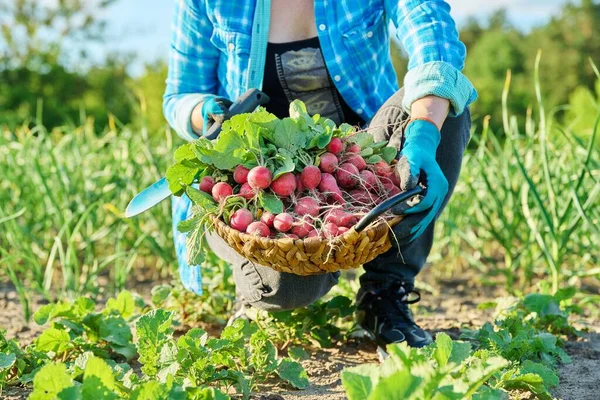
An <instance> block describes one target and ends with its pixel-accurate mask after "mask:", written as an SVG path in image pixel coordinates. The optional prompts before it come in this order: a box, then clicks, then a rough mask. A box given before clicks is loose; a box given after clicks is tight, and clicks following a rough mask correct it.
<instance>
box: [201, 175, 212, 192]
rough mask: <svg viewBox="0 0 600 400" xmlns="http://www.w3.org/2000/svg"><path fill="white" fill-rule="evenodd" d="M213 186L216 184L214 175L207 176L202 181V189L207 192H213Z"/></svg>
mask: <svg viewBox="0 0 600 400" xmlns="http://www.w3.org/2000/svg"><path fill="white" fill-rule="evenodd" d="M213 186H215V180H214V178H213V177H212V176H205V177H204V178H202V180H201V181H200V190H202V191H203V192H205V193H211V194H212V188H213Z"/></svg>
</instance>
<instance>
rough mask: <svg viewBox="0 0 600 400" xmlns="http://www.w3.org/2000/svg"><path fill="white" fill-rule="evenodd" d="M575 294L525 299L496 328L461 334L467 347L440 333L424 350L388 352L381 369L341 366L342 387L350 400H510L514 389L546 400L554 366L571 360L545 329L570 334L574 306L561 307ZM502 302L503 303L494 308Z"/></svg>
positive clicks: (396, 347) (506, 310) (505, 311)
mask: <svg viewBox="0 0 600 400" xmlns="http://www.w3.org/2000/svg"><path fill="white" fill-rule="evenodd" d="M573 294H574V291H573V290H571V289H569V290H564V291H562V292H559V293H557V294H556V295H555V296H548V295H535V294H532V295H529V296H527V297H525V298H524V299H522V300H520V301H515V302H513V304H511V305H509V306H505V307H503V308H501V310H500V311H501V313H500V315H501V316H502V317H501V318H499V319H497V320H496V322H495V325H492V324H490V323H486V324H485V325H484V326H483V327H482V328H480V329H474V330H465V331H464V332H463V334H462V336H461V337H462V338H463V339H467V340H468V341H467V342H463V341H453V340H452V339H451V338H450V337H449V336H448V335H447V334H445V333H439V334H438V335H437V337H436V341H435V343H433V344H431V345H430V346H427V347H425V348H422V349H413V348H409V347H408V346H406V344H391V345H389V346H388V347H387V352H388V354H389V358H387V359H386V360H385V361H384V362H383V364H381V365H380V366H378V365H361V366H358V367H353V368H346V369H345V370H344V371H343V372H342V383H343V385H344V387H345V389H346V394H347V395H348V398H349V399H350V400H354V399H367V400H369V399H373V400H375V399H380V398H389V396H390V395H393V396H397V397H392V398H398V399H404V398H406V399H409V398H410V399H419V400H425V399H471V398H472V399H492V398H493V399H507V398H508V392H510V391H512V390H520V391H527V392H530V393H532V394H533V395H535V396H536V398H539V399H547V400H550V399H551V398H552V396H551V395H550V393H549V392H548V389H549V388H552V387H554V386H556V385H558V375H557V374H556V366H557V363H558V362H559V361H560V362H564V363H566V362H570V359H569V356H568V355H567V354H566V352H565V351H564V349H563V348H562V346H563V342H562V341H561V340H560V339H559V338H558V337H556V336H554V335H553V334H551V333H549V332H547V331H545V329H546V328H550V327H553V328H554V329H558V330H560V331H561V332H568V333H570V332H572V330H573V328H572V327H571V326H570V325H569V323H568V321H567V317H568V315H569V314H570V313H571V312H572V311H573V310H574V308H573V306H572V305H567V306H564V307H562V308H561V304H565V302H566V301H567V300H569V299H570V298H571V297H572V296H573ZM498 304H500V303H498Z"/></svg>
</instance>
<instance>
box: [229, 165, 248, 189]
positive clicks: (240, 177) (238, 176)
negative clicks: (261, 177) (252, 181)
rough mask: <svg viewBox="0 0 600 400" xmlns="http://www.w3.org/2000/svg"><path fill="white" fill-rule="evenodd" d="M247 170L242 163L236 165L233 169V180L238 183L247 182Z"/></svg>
mask: <svg viewBox="0 0 600 400" xmlns="http://www.w3.org/2000/svg"><path fill="white" fill-rule="evenodd" d="M249 172H250V170H249V169H248V168H246V167H244V166H243V165H238V166H237V167H235V170H234V171H233V180H234V181H236V182H237V183H239V184H240V185H241V184H242V183H246V182H248V173H249Z"/></svg>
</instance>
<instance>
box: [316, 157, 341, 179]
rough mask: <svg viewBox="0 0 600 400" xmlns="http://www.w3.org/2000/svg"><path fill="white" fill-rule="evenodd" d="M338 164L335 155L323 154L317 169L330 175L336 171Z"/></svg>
mask: <svg viewBox="0 0 600 400" xmlns="http://www.w3.org/2000/svg"><path fill="white" fill-rule="evenodd" d="M338 163H339V161H338V158H337V157H336V156H335V154H332V153H325V154H323V155H322V156H321V162H320V164H319V168H320V169H321V171H323V172H327V173H329V174H331V173H333V172H334V171H335V170H336V168H337V166H338Z"/></svg>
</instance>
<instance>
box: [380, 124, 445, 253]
mask: <svg viewBox="0 0 600 400" xmlns="http://www.w3.org/2000/svg"><path fill="white" fill-rule="evenodd" d="M404 137H405V141H404V146H403V147H402V150H401V151H400V153H399V159H398V163H397V164H396V172H397V173H398V175H399V177H400V189H402V191H406V190H410V189H413V188H414V187H416V185H417V184H419V183H423V184H424V185H425V186H426V187H427V190H426V192H425V195H424V196H417V197H416V198H413V199H412V200H409V201H408V202H406V203H401V204H399V205H397V206H395V207H393V208H392V212H393V213H394V214H398V215H401V214H402V215H406V218H405V219H404V220H402V221H401V222H400V223H399V224H398V225H396V227H395V228H394V234H395V235H396V239H397V240H398V242H399V243H400V244H405V243H409V242H411V241H413V240H414V239H416V238H417V237H419V236H420V235H421V234H423V232H424V231H425V229H426V228H427V227H428V226H429V224H431V223H432V221H433V220H434V218H435V216H436V215H437V213H438V211H439V210H440V208H441V206H442V202H443V201H444V198H445V197H446V194H447V193H448V181H447V180H446V177H445V176H444V174H443V173H442V170H441V169H440V166H439V165H438V163H437V161H436V159H435V155H436V150H437V147H438V145H439V143H440V140H441V134H440V131H439V130H438V128H437V126H436V125H435V124H433V123H432V122H429V121H426V120H420V119H416V120H412V121H411V122H409V124H408V126H407V127H406V129H405V132H404Z"/></svg>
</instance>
